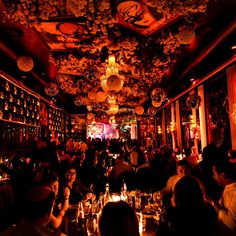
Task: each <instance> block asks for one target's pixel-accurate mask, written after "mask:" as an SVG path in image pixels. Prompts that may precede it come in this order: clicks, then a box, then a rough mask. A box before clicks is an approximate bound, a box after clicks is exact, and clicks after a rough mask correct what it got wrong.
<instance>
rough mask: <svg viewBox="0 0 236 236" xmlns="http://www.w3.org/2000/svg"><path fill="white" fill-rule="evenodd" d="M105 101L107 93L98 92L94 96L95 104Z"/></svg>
mask: <svg viewBox="0 0 236 236" xmlns="http://www.w3.org/2000/svg"><path fill="white" fill-rule="evenodd" d="M106 99H107V93H104V92H98V93H97V94H96V101H97V102H104V101H105V100H106Z"/></svg>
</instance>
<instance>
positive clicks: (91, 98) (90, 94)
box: [88, 91, 96, 100]
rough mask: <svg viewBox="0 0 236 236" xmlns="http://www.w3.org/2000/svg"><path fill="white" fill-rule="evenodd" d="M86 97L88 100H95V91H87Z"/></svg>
mask: <svg viewBox="0 0 236 236" xmlns="http://www.w3.org/2000/svg"><path fill="white" fill-rule="evenodd" d="M88 97H89V99H90V100H95V99H96V93H95V92H93V91H91V92H88Z"/></svg>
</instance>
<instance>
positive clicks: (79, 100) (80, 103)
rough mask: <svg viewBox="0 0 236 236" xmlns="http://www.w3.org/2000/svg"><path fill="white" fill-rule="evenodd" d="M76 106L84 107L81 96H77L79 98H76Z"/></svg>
mask: <svg viewBox="0 0 236 236" xmlns="http://www.w3.org/2000/svg"><path fill="white" fill-rule="evenodd" d="M74 104H75V105H76V106H82V105H83V101H82V99H81V97H80V96H77V97H76V98H75V100H74Z"/></svg>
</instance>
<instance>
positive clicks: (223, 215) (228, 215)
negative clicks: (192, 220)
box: [207, 161, 236, 235]
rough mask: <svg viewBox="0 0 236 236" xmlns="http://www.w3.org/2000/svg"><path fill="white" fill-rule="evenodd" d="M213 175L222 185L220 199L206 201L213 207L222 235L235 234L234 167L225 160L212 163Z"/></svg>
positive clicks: (235, 169) (235, 198)
mask: <svg viewBox="0 0 236 236" xmlns="http://www.w3.org/2000/svg"><path fill="white" fill-rule="evenodd" d="M212 171H213V177H214V179H215V180H216V181H217V183H218V184H219V185H221V186H224V191H223V193H222V195H221V198H220V201H219V202H217V201H215V200H212V199H210V198H207V201H208V202H209V203H210V204H211V205H212V206H213V207H214V209H215V210H216V212H217V214H218V220H219V222H220V223H221V226H222V227H221V228H220V229H221V230H222V228H223V232H222V235H235V233H236V168H235V165H234V164H232V163H229V162H227V161H220V162H217V163H215V164H214V166H213V168H212ZM227 233H228V234H227Z"/></svg>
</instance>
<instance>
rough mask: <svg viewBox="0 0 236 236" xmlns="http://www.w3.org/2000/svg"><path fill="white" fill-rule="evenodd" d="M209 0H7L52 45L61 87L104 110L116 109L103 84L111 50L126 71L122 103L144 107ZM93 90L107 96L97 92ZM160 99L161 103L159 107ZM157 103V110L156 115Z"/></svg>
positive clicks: (13, 13)
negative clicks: (108, 100)
mask: <svg viewBox="0 0 236 236" xmlns="http://www.w3.org/2000/svg"><path fill="white" fill-rule="evenodd" d="M207 2H208V0H189V1H185V0H175V1H167V0H158V1H156V0H140V1H136V0H134V1H109V0H99V1H98V0H50V1H47V0H40V1H38V0H21V1H19V2H18V3H15V1H10V0H7V1H4V3H5V6H6V12H5V15H6V17H7V18H8V19H10V20H14V21H17V22H18V23H21V24H24V25H27V26H29V27H33V29H34V30H35V31H36V32H37V33H38V34H39V35H40V37H41V38H42V39H43V40H44V41H45V42H46V43H47V45H48V46H49V47H50V50H51V57H50V62H51V63H53V64H55V66H56V67H57V76H56V78H54V81H52V82H53V83H54V82H55V83H56V84H57V85H58V86H59V88H60V90H61V91H60V93H68V94H70V95H72V96H74V104H75V105H76V106H81V105H86V106H89V107H90V109H91V107H92V110H93V111H97V112H99V111H102V110H103V111H104V110H105V109H107V108H108V102H107V97H108V96H107V94H105V95H104V94H102V92H103V90H102V88H101V84H100V77H101V75H104V73H105V69H106V65H107V59H108V56H109V55H110V54H114V55H115V58H116V62H117V64H118V65H119V75H120V76H124V78H125V80H124V86H123V89H122V90H121V91H119V92H112V95H114V96H115V97H116V100H117V105H119V107H120V108H127V109H131V108H132V109H134V108H135V107H138V106H143V104H144V103H145V101H147V100H148V99H149V97H150V93H151V91H153V89H154V88H155V87H158V86H159V84H160V82H161V81H162V80H164V79H165V78H166V76H167V74H168V70H169V68H170V66H171V65H173V63H174V62H175V60H176V56H177V55H178V52H179V49H180V47H184V46H185V45H189V44H190V43H191V42H192V41H193V39H194V37H195V32H194V29H195V28H194V23H193V22H194V19H196V18H197V17H199V16H200V15H202V14H204V13H205V12H206V9H207ZM91 91H93V92H94V93H100V95H101V96H102V98H98V97H97V98H96V96H95V97H91V96H89V92H91ZM110 95H111V94H110ZM103 96H104V99H103ZM161 100H162V99H161ZM155 102H156V103H157V102H160V101H159V100H158V99H157V100H155V101H154V103H155ZM162 102H163V100H162ZM156 103H155V104H154V105H153V106H154V107H158V106H159V104H156ZM154 107H153V109H149V112H150V113H152V114H153V113H155V109H154ZM138 112H141V111H140V109H139V110H138Z"/></svg>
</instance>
